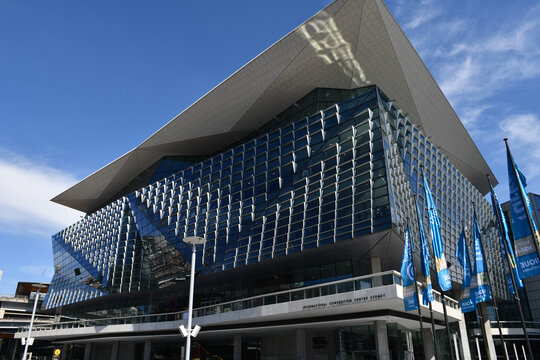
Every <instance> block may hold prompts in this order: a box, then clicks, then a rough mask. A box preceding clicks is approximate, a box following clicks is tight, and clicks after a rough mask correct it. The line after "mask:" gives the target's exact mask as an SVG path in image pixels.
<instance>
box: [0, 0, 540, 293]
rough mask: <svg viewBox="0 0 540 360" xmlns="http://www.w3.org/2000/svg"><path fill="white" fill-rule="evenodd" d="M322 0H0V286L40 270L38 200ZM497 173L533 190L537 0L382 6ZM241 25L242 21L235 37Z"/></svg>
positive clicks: (113, 152) (45, 203) (47, 227)
mask: <svg viewBox="0 0 540 360" xmlns="http://www.w3.org/2000/svg"><path fill="white" fill-rule="evenodd" d="M328 3H330V1H328V0H326V1H323V0H319V1H313V0H310V1H308V0H297V1H283V0H275V1H271V2H259V1H234V2H220V1H210V2H187V1H169V0H160V1H155V2H150V1H129V2H128V1H118V2H110V1H101V0H97V1H91V2H90V1H87V2H73V1H67V0H58V1H45V0H36V1H15V0H7V1H2V2H0V123H1V125H2V126H1V129H2V131H0V174H1V175H2V176H1V177H0V189H2V190H1V192H0V244H1V249H2V250H1V251H0V270H3V271H4V275H3V278H2V280H1V281H0V294H10V293H13V292H14V290H15V287H16V283H17V281H39V279H40V277H41V273H42V270H43V269H47V272H46V274H45V280H46V281H48V280H49V279H50V278H51V277H52V273H53V271H52V267H53V265H52V250H51V240H50V238H51V235H52V234H54V233H56V232H58V231H59V230H61V229H62V228H64V227H66V226H68V225H70V224H71V223H73V222H75V221H76V220H77V219H79V217H80V216H81V215H82V214H81V213H78V212H76V211H73V210H71V209H69V208H66V207H63V206H60V205H56V204H53V203H51V202H50V201H49V199H50V198H52V197H53V196H55V195H57V194H59V193H60V192H62V191H63V190H65V189H67V188H68V187H70V186H71V185H72V184H74V183H75V182H77V181H78V180H80V179H82V178H84V177H85V176H87V175H89V174H91V173H92V172H94V171H96V170H98V169H99V168H101V167H102V166H104V165H106V164H107V163H109V162H111V161H112V160H114V159H116V158H118V157H119V156H121V155H123V154H124V153H126V152H127V151H129V150H131V149H132V148H133V147H135V146H137V145H138V144H139V143H141V142H142V141H143V140H145V139H146V138H147V137H148V136H149V135H150V134H152V133H153V132H155V131H156V130H157V129H159V128H160V127H161V126H162V125H164V124H165V123H166V122H167V121H169V120H170V119H171V118H172V117H174V116H175V115H176V114H178V113H179V112H181V111H182V110H183V109H185V108H186V107H187V106H189V105H190V104H192V103H193V102H194V101H195V100H197V99H198V98H199V97H201V96H202V95H204V94H205V93H206V92H207V91H209V90H210V89H211V88H213V87H214V86H215V85H217V84H218V83H219V82H221V81H222V80H224V79H225V78H226V77H227V76H228V75H230V74H231V73H233V72H234V71H235V70H237V69H238V68H239V67H241V66H242V65H244V64H245V63H246V62H248V61H249V60H251V59H252V58H253V57H254V56H256V55H257V54H259V53H260V52H262V51H263V50H264V49H266V48H267V47H269V46H270V45H272V44H273V43H274V42H276V41H277V40H279V39H280V38H281V37H283V36H284V35H285V34H287V33H288V32H290V31H291V30H292V29H294V28H295V27H296V26H298V25H300V24H301V23H302V22H303V21H304V20H306V19H307V18H309V17H310V16H311V15H313V14H315V13H316V12H317V11H318V10H320V9H321V8H323V7H324V6H325V5H327V4H328ZM387 5H388V7H389V8H390V10H391V12H392V13H393V14H394V16H395V17H396V18H397V20H398V22H399V23H400V25H401V26H402V27H403V29H404V31H405V33H406V34H407V36H408V37H409V39H410V40H411V42H412V43H413V45H414V46H415V48H416V49H417V51H418V52H419V54H420V56H421V57H422V59H423V60H424V62H425V63H426V65H427V67H428V68H429V69H430V71H431V72H432V74H433V76H434V77H435V79H436V80H437V82H438V83H439V85H440V86H441V88H442V89H443V91H444V92H445V94H446V95H447V97H448V99H449V100H450V102H451V103H452V105H453V106H454V108H455V110H456V112H457V113H458V115H459V116H460V118H461V119H462V121H463V122H464V124H465V126H466V127H467V129H468V130H469V131H470V133H471V134H472V136H473V139H474V140H475V142H476V144H477V146H478V147H479V149H480V151H481V152H482V153H483V154H484V156H485V158H486V159H487V161H488V164H489V165H490V166H491V168H492V170H493V172H494V173H495V175H496V176H497V178H498V179H499V181H500V183H501V184H500V185H499V186H498V187H497V188H496V190H497V192H498V194H499V197H500V198H501V199H504V200H506V199H507V198H508V190H507V180H506V177H507V176H506V159H505V154H504V146H503V145H504V144H503V141H502V139H503V137H509V138H510V145H511V147H512V150H513V152H514V156H515V158H516V161H517V162H518V163H519V164H520V167H521V168H522V170H523V171H524V173H525V174H526V175H527V177H528V179H529V187H528V190H529V191H533V192H540V167H538V166H537V164H538V162H539V161H540V148H539V147H538V145H537V143H538V139H539V138H540V115H539V112H538V95H537V94H538V93H540V82H539V80H540V5H539V4H538V3H537V2H536V1H529V0H522V1H520V2H507V1H474V2H471V1H465V0H458V1H452V2H450V1H436V0H432V1H426V0H424V1H417V0H407V1H406V0H392V1H390V0H388V1H387ZM245 29H249V30H248V31H246V30H245Z"/></svg>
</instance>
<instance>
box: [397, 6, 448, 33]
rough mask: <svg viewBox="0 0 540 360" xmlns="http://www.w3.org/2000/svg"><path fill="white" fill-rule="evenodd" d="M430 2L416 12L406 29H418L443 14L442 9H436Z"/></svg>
mask: <svg viewBox="0 0 540 360" xmlns="http://www.w3.org/2000/svg"><path fill="white" fill-rule="evenodd" d="M429 3H430V2H427V1H426V2H424V5H426V6H424V7H422V6H419V7H418V8H417V9H416V11H415V12H414V17H413V18H412V19H410V20H409V22H407V24H405V26H404V27H405V28H406V29H416V28H417V27H419V26H420V25H422V24H425V23H427V22H429V21H431V20H432V19H434V18H436V17H437V16H439V15H440V14H441V11H442V9H441V8H439V7H434V6H431V4H429Z"/></svg>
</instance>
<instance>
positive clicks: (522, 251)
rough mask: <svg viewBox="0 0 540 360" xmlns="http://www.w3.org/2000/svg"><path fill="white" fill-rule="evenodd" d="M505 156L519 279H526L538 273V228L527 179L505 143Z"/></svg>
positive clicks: (539, 269)
mask: <svg viewBox="0 0 540 360" xmlns="http://www.w3.org/2000/svg"><path fill="white" fill-rule="evenodd" d="M506 156H507V164H508V185H509V187H510V205H511V206H510V207H511V213H512V232H513V234H514V246H515V249H516V256H517V263H518V271H519V277H520V278H521V279H526V278H528V277H531V276H535V275H538V274H540V261H539V260H538V253H537V251H536V246H535V244H534V241H536V242H537V243H538V242H539V241H540V234H538V229H537V228H536V224H535V223H534V219H533V218H532V216H531V215H532V213H533V212H532V209H531V203H530V202H529V197H528V196H527V193H526V192H525V187H526V186H527V179H526V178H525V175H523V173H522V172H521V171H520V170H519V167H518V166H517V164H516V162H515V161H514V158H513V157H512V154H511V153H510V148H509V147H508V144H506ZM516 174H517V175H516ZM523 199H525V202H526V204H523ZM527 212H528V213H527ZM528 218H530V220H531V222H532V225H533V230H534V234H531V228H530V226H529V219H528ZM539 246H540V244H539Z"/></svg>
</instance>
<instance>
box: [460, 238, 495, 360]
mask: <svg viewBox="0 0 540 360" xmlns="http://www.w3.org/2000/svg"><path fill="white" fill-rule="evenodd" d="M463 236H464V238H465V239H464V240H465V245H466V246H467V247H468V246H469V245H468V244H467V234H466V232H465V231H464V232H463ZM473 249H474V244H473ZM475 263H476V262H475ZM475 265H476V264H475ZM472 273H473V267H472V266H471V274H472ZM471 300H472V299H471ZM474 303H475V307H476V310H475V311H476V316H477V318H478V326H479V327H480V331H481V332H482V338H483V339H484V347H485V350H486V354H487V356H488V357H489V347H488V342H487V335H486V329H484V326H483V324H484V317H483V316H482V311H480V309H478V304H477V303H476V300H475V301H474ZM478 349H480V348H478ZM478 358H479V359H481V358H482V354H478Z"/></svg>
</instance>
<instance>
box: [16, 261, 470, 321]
mask: <svg viewBox="0 0 540 360" xmlns="http://www.w3.org/2000/svg"><path fill="white" fill-rule="evenodd" d="M387 285H400V286H401V275H400V273H398V272H397V271H394V270H390V271H385V272H381V273H377V274H370V275H364V276H358V277H354V278H349V279H343V280H337V281H333V282H329V283H323V284H317V285H311V286H306V287H303V288H297V289H291V290H286V291H280V292H275V293H271V294H265V295H258V296H253V297H249V298H244V299H242V300H235V301H229V302H224V303H220V304H214V305H209V306H204V307H199V308H196V309H194V310H193V317H200V316H206V315H214V314H220V313H226V312H230V311H238V310H245V309H251V308H255V307H259V306H264V305H272V304H279V303H285V302H290V301H298V300H304V299H311V298H316V297H321V296H327V295H334V294H341V293H347V292H351V291H357V290H365V289H371V288H376V287H380V286H387ZM433 296H434V299H435V300H436V301H439V302H440V301H441V300H440V299H441V297H440V294H439V293H438V292H436V291H433ZM446 299H447V300H448V301H447V305H448V306H450V307H452V308H454V309H459V302H457V301H455V300H453V299H450V298H448V297H447V298H446ZM186 318H187V311H185V310H184V311H178V312H170V313H160V314H151V315H136V316H129V317H112V318H104V319H86V320H77V321H68V322H59V323H54V324H48V325H40V326H34V328H33V331H43V330H56V329H72V328H83V327H92V326H107V325H127V324H144V323H153V322H164V321H176V320H183V319H186ZM27 331H28V327H26V328H20V329H19V332H27Z"/></svg>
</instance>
